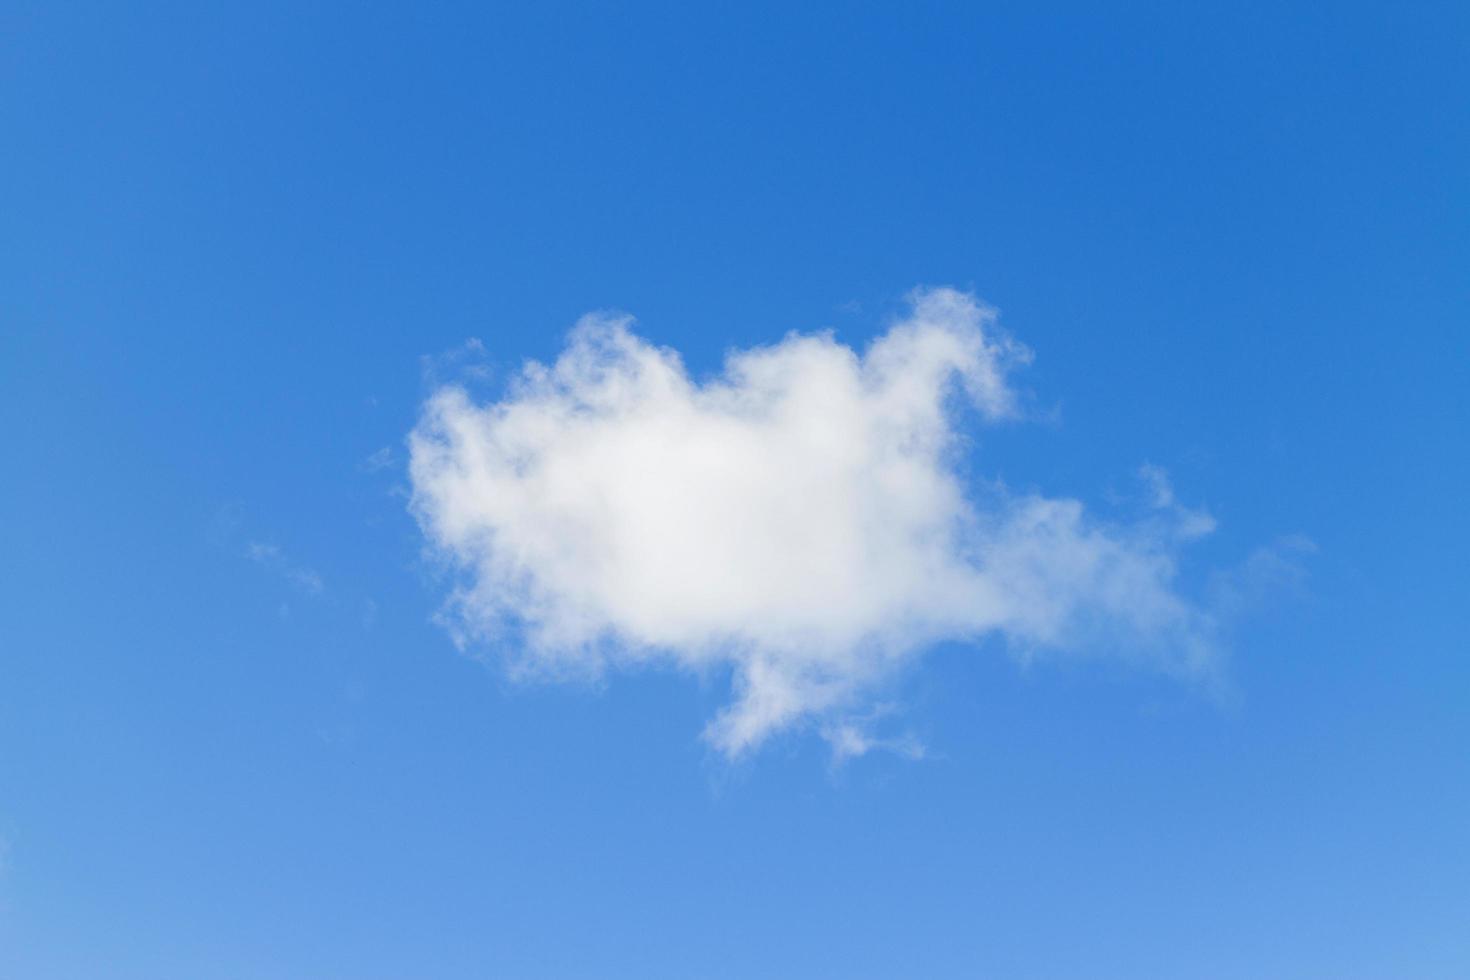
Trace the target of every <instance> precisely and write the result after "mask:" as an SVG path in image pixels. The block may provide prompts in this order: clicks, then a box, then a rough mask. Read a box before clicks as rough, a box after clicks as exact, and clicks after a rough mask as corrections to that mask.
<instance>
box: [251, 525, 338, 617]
mask: <svg viewBox="0 0 1470 980" xmlns="http://www.w3.org/2000/svg"><path fill="white" fill-rule="evenodd" d="M245 557H247V558H249V559H250V560H251V561H253V562H255V563H256V564H258V565H262V566H264V567H266V568H269V569H270V570H271V571H273V572H276V573H277V574H279V575H281V576H282V577H283V578H285V579H286V581H288V582H290V583H291V585H292V586H294V587H295V588H296V590H297V591H299V592H302V593H304V594H305V595H312V596H316V595H321V594H322V590H323V588H324V586H323V583H322V577H321V576H320V575H319V574H317V573H316V572H315V571H314V570H312V569H310V568H307V567H306V566H304V565H298V564H296V563H295V562H293V561H291V559H289V558H287V557H286V553H285V552H283V551H282V550H281V549H280V547H279V546H278V545H274V544H267V543H265V542H262V541H252V542H250V544H249V545H248V546H247V547H246V549H245ZM282 608H284V607H282Z"/></svg>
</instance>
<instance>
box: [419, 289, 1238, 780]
mask: <svg viewBox="0 0 1470 980" xmlns="http://www.w3.org/2000/svg"><path fill="white" fill-rule="evenodd" d="M911 301H912V308H911V311H910V312H909V314H908V315H907V316H906V317H905V318H903V319H902V320H900V321H899V322H897V323H895V324H894V325H893V326H892V327H891V328H890V329H889V331H888V332H887V333H886V334H884V335H883V336H882V337H879V338H878V339H877V340H876V341H874V342H873V343H872V344H871V345H870V346H869V347H868V349H867V350H866V351H865V352H862V353H858V352H855V351H854V350H852V349H851V348H849V347H846V346H844V345H843V344H841V343H839V342H837V341H836V340H834V339H833V338H832V337H831V336H830V335H827V334H817V335H797V334H792V335H790V336H787V337H786V338H785V339H784V340H782V341H781V342H780V343H777V344H775V345H773V346H769V347H762V348H756V349H753V350H747V351H737V352H733V353H731V354H730V355H729V357H728V359H727V362H726V365H725V369H724V373H723V374H722V375H721V376H720V377H718V378H714V379H711V380H708V381H704V382H698V381H695V380H692V379H691V378H690V377H689V375H688V374H687V373H686V371H685V369H684V367H683V365H682V364H681V362H680V359H679V356H678V354H677V353H676V352H674V351H672V350H668V349H666V348H659V347H655V346H653V345H651V344H649V343H648V342H646V341H644V340H642V339H640V338H639V337H637V336H636V335H635V334H633V333H632V332H631V320H629V319H628V318H625V317H614V316H605V315H592V316H588V317H585V318H584V319H583V320H582V321H581V322H580V323H579V324H578V325H577V327H576V329H575V330H574V331H573V333H572V335H571V337H570V339H569V341H568V345H567V347H566V350H565V351H564V352H563V353H562V355H561V356H560V358H559V359H558V360H557V361H556V363H555V364H553V365H551V366H544V365H541V364H536V363H531V364H528V365H527V366H526V367H525V368H524V369H523V371H522V372H521V374H520V375H519V377H518V378H517V379H516V380H515V381H514V382H513V383H512V384H511V386H510V388H509V390H508V392H507V393H506V394H505V395H504V397H503V398H502V399H501V400H499V401H496V402H492V403H488V404H478V403H476V402H475V401H474V400H473V399H472V398H471V396H470V395H469V394H468V393H467V392H466V391H465V390H464V389H463V388H460V387H456V386H452V385H450V386H444V387H440V388H439V389H438V390H436V391H435V392H434V393H433V394H432V395H431V397H430V398H429V399H428V401H427V403H426V404H425V405H424V409H423V415H422V418H421V420H420V422H419V424H418V426H417V428H416V429H415V430H414V432H413V433H412V435H411V436H410V439H409V447H410V464H409V468H410V475H411V479H412V485H413V496H412V508H413V511H414V513H415V515H416V516H417V518H418V520H419V522H420V524H421V526H422V528H423V531H424V533H425V535H426V537H427V539H428V541H429V544H430V547H431V549H432V550H433V552H434V553H436V554H438V555H440V556H442V557H445V558H446V559H448V560H449V561H450V563H451V564H453V565H454V566H455V567H456V568H458V569H459V570H460V573H461V578H460V582H459V585H458V587H457V588H456V589H455V591H454V593H453V595H452V596H451V599H450V602H449V605H448V614H449V615H448V621H449V622H450V623H451V625H452V627H453V628H454V630H455V633H456V636H457V637H458V638H459V639H460V640H461V641H462V642H465V643H470V644H477V643H484V642H487V641H492V640H508V641H510V642H506V643H501V644H500V646H502V647H504V648H505V649H507V650H508V651H510V652H509V653H507V654H506V656H507V657H508V662H509V663H510V665H511V668H512V670H513V671H514V672H516V673H517V674H520V675H523V676H526V675H529V676H566V675H568V674H580V675H586V674H594V675H595V674H597V673H599V672H601V671H603V670H604V669H606V668H608V667H616V666H620V665H629V664H635V663H645V662H666V663H671V664H675V665H678V666H680V667H684V668H688V669H692V670H695V671H701V672H705V671H710V670H719V669H721V668H729V669H730V670H731V672H732V678H733V680H732V686H733V692H734V699H733V703H732V704H731V705H730V706H729V707H728V708H726V709H725V710H724V711H723V712H721V713H720V714H719V715H718V716H717V717H716V718H714V719H713V720H712V721H711V722H710V724H709V726H708V728H707V729H706V731H705V737H706V738H707V739H708V740H709V742H710V743H711V744H712V745H713V746H715V747H716V748H717V749H718V750H720V751H721V752H724V753H726V754H727V755H730V756H736V755H739V754H741V753H742V752H744V751H746V750H748V749H750V748H752V747H754V746H756V745H758V744H759V743H760V742H761V741H762V740H764V739H765V738H767V737H768V736H770V735H771V734H773V733H775V732H778V731H782V730H785V729H791V728H794V727H810V728H812V729H813V730H815V731H818V732H820V733H824V734H825V735H826V736H827V738H828V739H829V741H831V742H832V744H833V748H834V751H835V752H836V753H837V754H838V755H839V756H843V755H852V754H860V753H861V752H863V751H866V750H867V749H868V748H870V747H873V746H875V745H879V744H882V742H881V740H876V739H875V738H874V737H873V736H872V735H871V734H869V732H868V730H867V724H866V719H869V718H871V717H872V715H871V709H872V705H873V703H874V701H875V699H876V698H877V697H878V696H879V694H880V693H881V689H882V686H883V684H884V682H885V681H887V680H890V679H891V678H892V677H893V676H894V674H895V672H896V671H897V670H899V669H900V668H901V667H903V666H904V665H906V664H908V663H910V662H911V661H912V660H913V659H914V658H915V657H916V655H918V654H920V653H921V652H922V651H923V650H924V649H925V648H926V647H929V646H931V645H933V644H935V643H938V642H941V641H946V640H979V639H982V638H985V637H990V636H995V637H999V638H1002V639H1003V640H1004V641H1005V642H1006V643H1007V644H1008V646H1009V647H1010V648H1011V649H1012V650H1014V651H1016V652H1018V653H1020V654H1022V655H1025V656H1028V657H1029V656H1034V655H1036V654H1039V653H1041V652H1044V651H1048V650H1055V651H1084V652H1085V651H1090V652H1112V653H1115V654H1120V655H1124V656H1128V657H1130V658H1134V659H1137V660H1140V661H1146V662H1149V663H1152V664H1154V665H1157V666H1159V667H1161V668H1163V669H1165V670H1170V671H1175V672H1179V673H1182V674H1196V675H1199V674H1205V673H1208V672H1209V670H1210V669H1211V664H1212V663H1213V660H1214V657H1215V654H1214V644H1213V641H1212V638H1211V637H1212V632H1213V625H1212V622H1211V618H1210V616H1209V615H1208V614H1207V613H1205V612H1204V611H1202V610H1201V609H1200V608H1199V607H1197V606H1196V605H1194V604H1192V603H1191V602H1190V601H1188V600H1187V599H1185V598H1184V597H1183V596H1181V595H1180V593H1179V592H1178V591H1177V590H1176V588H1175V586H1174V578H1175V555H1176V553H1177V550H1178V548H1179V547H1180V545H1181V544H1182V543H1183V542H1185V541H1187V540H1189V539H1192V538H1196V537H1199V536H1200V535H1202V534H1205V533H1208V531H1209V530H1210V528H1211V527H1212V526H1213V524H1212V522H1211V521H1210V519H1209V518H1208V516H1207V515H1204V514H1202V513H1200V512H1194V511H1189V510H1186V509H1184V508H1181V507H1179V506H1178V505H1177V504H1176V503H1175V501H1174V498H1173V493H1172V491H1171V490H1170V489H1169V487H1168V483H1167V481H1166V480H1165V478H1164V475H1163V473H1162V471H1159V470H1157V469H1153V468H1149V469H1146V470H1145V471H1144V478H1145V479H1146V480H1147V481H1148V482H1149V484H1150V486H1151V488H1152V503H1153V505H1154V509H1153V511H1152V512H1151V514H1150V516H1149V517H1148V518H1146V519H1144V520H1142V521H1140V522H1138V523H1136V524H1131V525H1119V524H1109V523H1105V522H1101V521H1098V520H1096V519H1094V518H1092V517H1090V516H1089V515H1088V514H1087V513H1086V512H1085V510H1084V508H1083V506H1082V505H1081V504H1080V503H1078V502H1077V501H1075V500H1068V499H1052V498H1046V497H1041V496H1035V495H1016V494H1011V493H1008V492H1007V491H1005V490H1004V489H1002V488H998V487H994V486H983V487H974V486H971V485H967V483H966V482H965V481H963V480H962V479H961V478H960V477H959V475H958V474H957V471H956V463H957V462H958V461H959V459H960V455H961V452H962V451H963V450H964V449H965V448H966V447H965V445H964V443H963V441H962V439H961V438H960V430H959V425H960V421H961V420H960V414H961V412H962V409H963V407H964V406H963V402H964V401H968V402H969V404H971V405H973V406H974V408H975V409H977V410H978V412H979V413H980V415H981V416H982V417H984V418H986V419H989V420H997V419H1005V418H1009V417H1013V416H1015V415H1017V414H1018V407H1017V406H1018V399H1017V395H1016V393H1015V391H1014V389H1013V388H1012V387H1011V385H1010V384H1009V382H1008V380H1007V375H1008V372H1009V371H1010V370H1011V369H1012V368H1014V367H1015V366H1016V365H1018V364H1020V363H1023V362H1025V361H1026V360H1028V359H1029V357H1030V354H1029V352H1028V351H1027V350H1026V349H1025V348H1023V347H1021V346H1020V345H1019V344H1017V343H1015V342H1014V341H1012V340H1010V339H1009V338H1008V337H1007V336H1006V335H1005V334H1004V333H1002V332H1001V331H1000V330H999V328H998V327H997V324H996V321H995V316H994V314H993V312H992V311H990V310H988V309H986V308H985V307H983V306H981V305H980V304H979V303H978V302H977V301H976V300H975V298H974V297H973V296H971V295H969V294H966V293H962V292H958V291H955V290H952V289H933V290H922V291H918V292H915V293H914V294H913V295H912V297H911ZM959 395H963V396H964V397H963V398H960V397H957V396H959ZM897 744H898V745H900V746H901V750H902V751H906V752H910V753H913V752H917V751H918V749H917V748H916V747H915V746H914V743H912V742H911V741H909V740H899V742H898V743H897Z"/></svg>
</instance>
